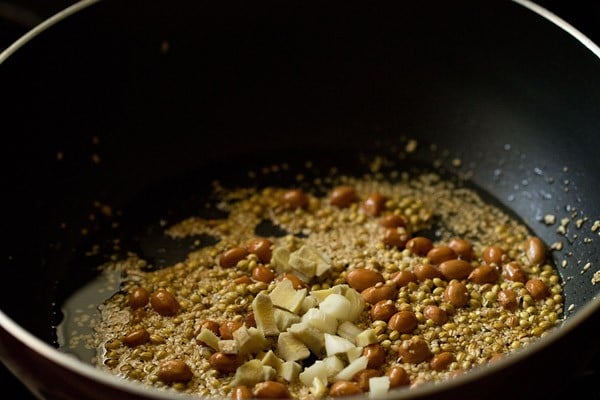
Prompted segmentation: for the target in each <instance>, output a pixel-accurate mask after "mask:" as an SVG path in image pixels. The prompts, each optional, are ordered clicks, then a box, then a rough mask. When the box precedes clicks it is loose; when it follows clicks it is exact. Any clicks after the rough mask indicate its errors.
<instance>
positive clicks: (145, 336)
mask: <svg viewBox="0 0 600 400" xmlns="http://www.w3.org/2000/svg"><path fill="white" fill-rule="evenodd" d="M121 341H122V342H123V343H125V344H126V345H127V346H129V347H136V346H139V345H141V344H144V343H147V342H148V341H150V334H149V333H148V331H147V330H145V329H144V328H140V329H136V330H135V331H132V332H129V333H128V334H127V335H125V336H124V337H123V338H122V339H121Z"/></svg>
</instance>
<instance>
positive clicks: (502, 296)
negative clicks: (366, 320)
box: [496, 289, 519, 311]
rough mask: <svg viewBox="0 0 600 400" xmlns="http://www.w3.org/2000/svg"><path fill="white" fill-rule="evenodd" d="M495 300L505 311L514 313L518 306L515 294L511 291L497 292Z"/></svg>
mask: <svg viewBox="0 0 600 400" xmlns="http://www.w3.org/2000/svg"><path fill="white" fill-rule="evenodd" d="M496 298H497V299H498V303H500V305H501V306H502V307H504V308H505V309H507V310H510V311H514V310H516V309H517V307H518V306H519V300H518V299H517V294H516V293H515V292H514V291H512V290H511V289H504V290H501V291H499V292H498V295H497V296H496Z"/></svg>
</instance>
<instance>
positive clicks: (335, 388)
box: [329, 381, 362, 397]
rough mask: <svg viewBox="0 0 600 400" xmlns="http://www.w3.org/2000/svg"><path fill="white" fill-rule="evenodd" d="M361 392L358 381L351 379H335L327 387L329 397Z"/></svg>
mask: <svg viewBox="0 0 600 400" xmlns="http://www.w3.org/2000/svg"><path fill="white" fill-rule="evenodd" d="M361 393H362V390H361V389H360V386H359V385H358V383H356V382H352V381H336V382H334V383H333V384H332V385H331V388H330V389H329V395H330V396H331V397H342V396H352V395H355V394H361Z"/></svg>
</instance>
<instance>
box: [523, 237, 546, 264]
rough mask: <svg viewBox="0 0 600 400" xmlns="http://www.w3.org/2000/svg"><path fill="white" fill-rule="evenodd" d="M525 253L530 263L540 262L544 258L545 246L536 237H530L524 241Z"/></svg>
mask: <svg viewBox="0 0 600 400" xmlns="http://www.w3.org/2000/svg"><path fill="white" fill-rule="evenodd" d="M525 253H526V254H527V259H529V262H530V263H531V264H541V263H543V262H544V261H545V260H546V246H545V245H544V242H542V239H540V238H538V237H535V236H534V237H530V238H528V239H527V240H526V241H525Z"/></svg>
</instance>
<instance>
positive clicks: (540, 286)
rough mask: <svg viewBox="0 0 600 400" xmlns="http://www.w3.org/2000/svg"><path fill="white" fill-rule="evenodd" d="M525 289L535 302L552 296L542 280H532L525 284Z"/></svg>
mask: <svg viewBox="0 0 600 400" xmlns="http://www.w3.org/2000/svg"><path fill="white" fill-rule="evenodd" d="M525 287H526V288H527V291H528V292H529V294H530V295H531V297H533V298H534V299H535V300H541V299H545V298H546V297H548V296H549V295H550V290H548V286H546V284H545V283H544V282H543V281H542V280H541V279H537V278H535V279H530V280H528V281H527V282H526V283H525Z"/></svg>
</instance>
